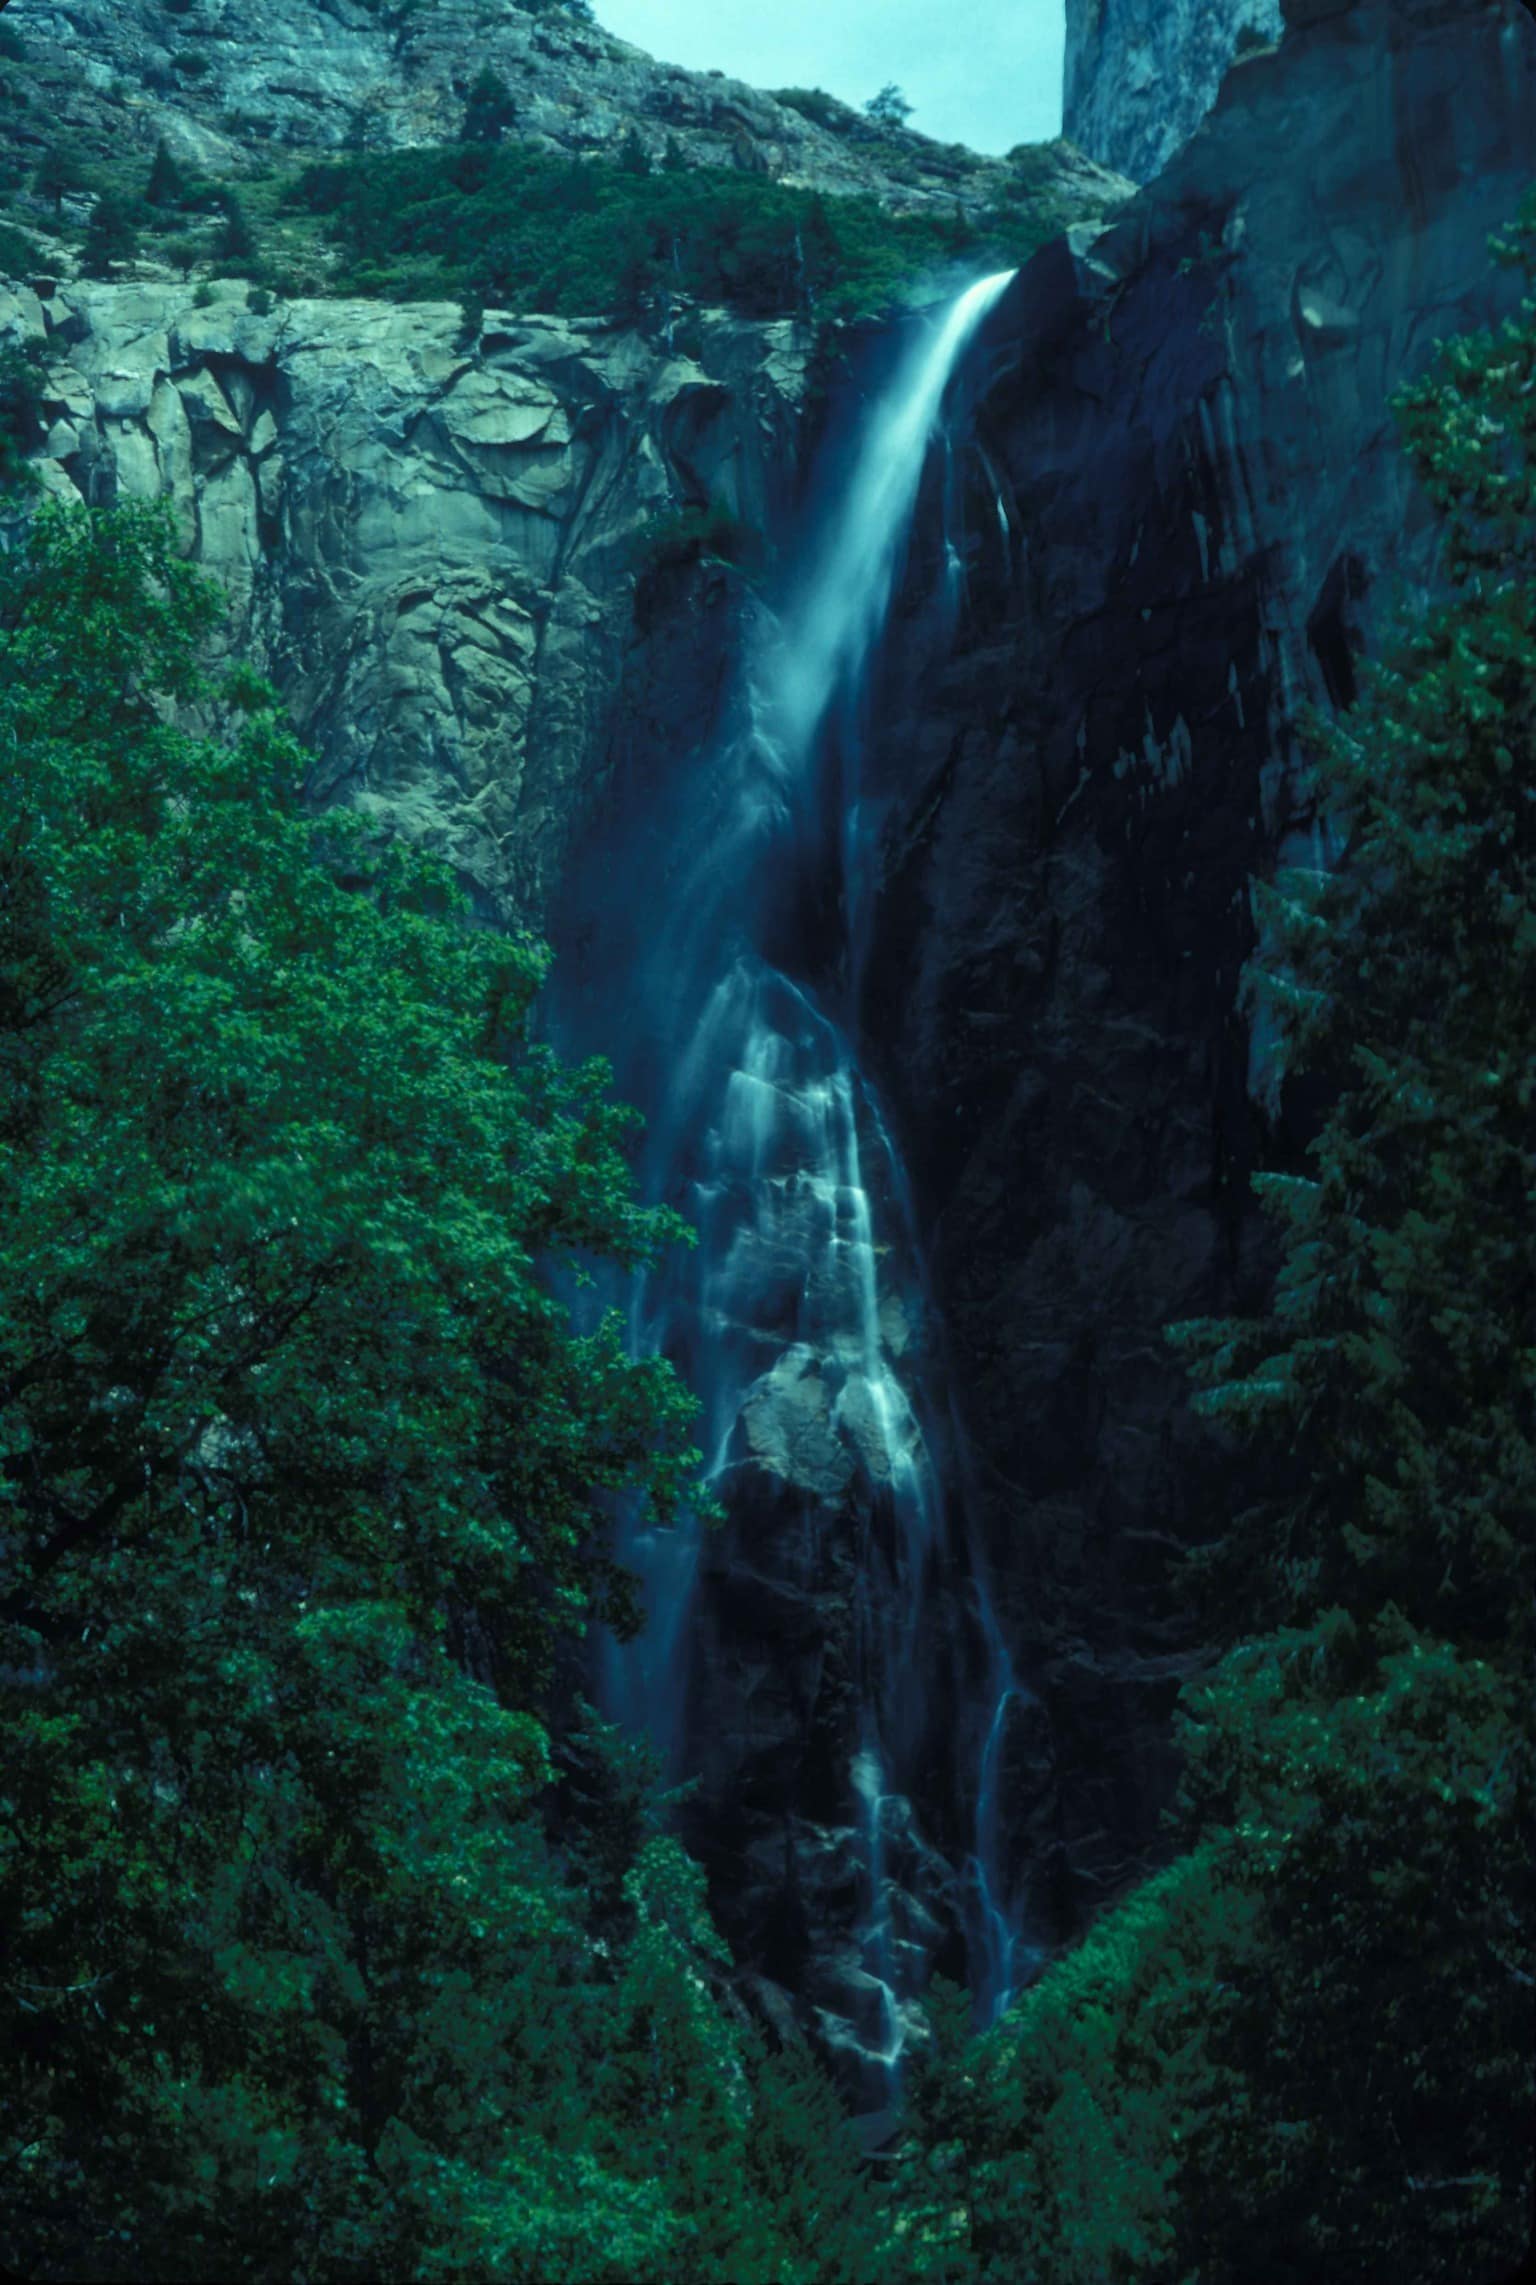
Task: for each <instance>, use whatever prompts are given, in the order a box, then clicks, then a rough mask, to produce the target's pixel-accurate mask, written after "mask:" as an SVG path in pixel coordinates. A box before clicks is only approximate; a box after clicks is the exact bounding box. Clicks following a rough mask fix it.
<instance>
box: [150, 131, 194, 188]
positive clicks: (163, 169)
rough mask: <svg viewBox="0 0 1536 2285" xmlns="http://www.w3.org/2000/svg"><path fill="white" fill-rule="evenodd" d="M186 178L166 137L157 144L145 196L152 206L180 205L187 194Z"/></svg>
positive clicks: (162, 137)
mask: <svg viewBox="0 0 1536 2285" xmlns="http://www.w3.org/2000/svg"><path fill="white" fill-rule="evenodd" d="M186 189H187V185H186V178H185V177H184V176H183V174H182V171H181V169H180V167H179V166H177V164H176V161H175V160H174V159H173V158H172V156H171V153H170V150H169V147H168V146H167V144H166V140H165V137H164V136H163V135H162V136H161V138H160V140H159V142H158V143H157V144H156V145H155V156H154V160H153V162H152V164H151V166H150V170H149V181H148V182H147V183H146V185H145V188H144V196H145V198H146V200H147V201H148V203H149V204H150V205H151V206H179V205H180V204H181V201H182V199H183V198H184V197H185V196H186Z"/></svg>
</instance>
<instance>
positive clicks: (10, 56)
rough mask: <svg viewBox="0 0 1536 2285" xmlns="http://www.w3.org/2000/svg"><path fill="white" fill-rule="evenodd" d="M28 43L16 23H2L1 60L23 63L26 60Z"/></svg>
mask: <svg viewBox="0 0 1536 2285" xmlns="http://www.w3.org/2000/svg"><path fill="white" fill-rule="evenodd" d="M26 53H27V43H26V41H25V40H24V39H23V38H22V36H21V34H20V32H18V31H17V29H16V27H15V25H14V24H0V62H4V63H22V62H24V61H25V60H26Z"/></svg>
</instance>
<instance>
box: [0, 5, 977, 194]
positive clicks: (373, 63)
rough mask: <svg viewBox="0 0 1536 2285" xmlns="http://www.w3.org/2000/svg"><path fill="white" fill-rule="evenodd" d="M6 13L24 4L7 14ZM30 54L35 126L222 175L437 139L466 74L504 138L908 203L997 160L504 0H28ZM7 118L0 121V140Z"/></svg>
mask: <svg viewBox="0 0 1536 2285" xmlns="http://www.w3.org/2000/svg"><path fill="white" fill-rule="evenodd" d="M18 13H20V11H18ZM25 32H26V38H27V41H28V43H29V46H30V47H32V48H33V49H34V50H35V53H36V57H37V60H38V61H39V62H40V63H41V64H43V65H44V66H45V67H46V66H48V65H50V64H51V65H57V66H60V67H61V69H60V71H59V75H58V81H57V85H56V86H54V88H53V90H52V93H53V98H54V101H53V107H52V112H51V115H50V117H49V118H48V120H47V121H46V122H40V123H39V135H41V134H47V135H49V136H54V135H58V134H61V133H64V134H68V135H69V136H70V139H71V140H72V141H75V142H77V143H80V145H81V147H82V149H84V148H88V147H89V146H90V145H91V144H92V143H94V142H97V141H99V139H100V134H101V130H102V128H103V124H105V126H106V127H107V129H108V131H109V142H108V145H107V147H108V148H111V147H116V148H117V149H119V150H120V149H121V147H122V143H123V140H124V139H125V138H126V139H127V140H128V141H129V142H131V143H136V144H137V145H139V146H140V147H141V148H142V149H143V150H144V151H145V152H146V153H147V152H149V151H151V150H152V149H153V147H154V144H155V141H156V139H157V137H159V136H162V135H163V136H164V137H165V139H166V141H167V142H168V144H169V145H170V147H171V149H172V151H173V152H174V153H175V155H176V156H177V157H178V158H179V159H181V160H183V161H185V162H187V163H188V164H191V165H194V166H197V167H200V168H204V169H206V170H207V171H208V172H210V173H212V174H215V175H235V176H238V175H240V174H241V173H243V172H245V171H247V170H248V169H249V168H250V167H251V166H252V165H253V163H260V162H263V161H268V162H269V161H270V158H271V156H272V154H273V152H274V151H275V150H276V151H281V150H284V149H287V150H291V151H305V152H309V153H311V154H314V153H317V152H324V151H337V150H340V149H341V148H343V147H344V146H346V145H349V144H350V145H351V146H352V147H354V148H356V147H359V146H361V147H364V148H370V149H373V148H378V149H389V148H391V147H400V146H406V145H411V144H419V143H430V142H452V141H453V140H454V139H455V137H456V136H457V134H458V132H459V127H460V124H461V122H462V120H463V117H464V102H465V97H466V95H467V94H468V92H469V88H470V84H471V82H472V81H473V79H474V78H475V75H476V74H477V72H479V71H480V70H481V69H482V68H489V69H491V70H493V71H495V72H496V73H498V74H499V76H500V77H501V78H502V79H503V80H504V82H505V83H506V85H507V87H508V88H509V89H510V91H511V94H512V98H513V104H514V108H515V119H514V122H513V126H512V129H511V132H512V134H513V135H514V136H515V137H516V138H517V139H518V140H519V141H528V142H533V143H535V144H538V145H541V146H542V147H544V148H546V149H550V150H557V151H566V152H570V153H573V154H579V155H582V156H588V157H591V156H602V155H604V154H606V155H607V156H609V157H616V156H617V155H618V153H619V151H620V150H621V148H622V147H623V145H624V143H625V142H626V140H627V139H628V138H631V137H633V138H634V139H636V140H637V141H638V142H639V144H640V146H641V148H642V149H644V150H645V151H646V152H647V154H648V155H649V156H650V157H651V158H653V159H657V160H659V159H660V158H661V157H662V156H663V155H664V153H665V150H666V146H667V143H668V141H669V139H671V140H672V141H674V142H675V143H676V145H677V147H678V149H679V150H680V151H681V152H682V154H683V155H684V156H685V158H686V159H687V161H688V163H689V164H690V165H694V166H712V167H723V168H740V169H744V170H745V171H747V172H749V173H754V174H762V175H769V176H773V177H775V178H776V179H778V180H781V181H786V182H794V183H802V184H805V185H808V186H810V187H813V188H815V189H818V190H825V191H830V192H865V193H869V194H871V195H873V196H877V197H879V198H880V199H881V200H882V201H883V202H884V203H886V204H889V205H892V206H897V207H908V208H922V207H934V206H938V207H940V208H944V209H947V208H949V207H951V206H952V205H953V203H954V201H955V199H956V198H963V199H965V200H966V201H968V202H969V203H971V204H975V203H977V202H978V201H982V202H984V201H985V200H986V199H987V198H989V197H991V196H995V195H996V191H997V188H998V186H999V184H1000V183H1001V182H1002V181H1003V180H1004V179H1005V178H1006V175H1007V172H1008V170H1007V168H1006V166H1005V165H1004V164H1003V163H1002V162H1001V161H999V160H995V159H985V158H981V157H978V156H977V154H976V153H974V152H968V151H964V150H962V149H960V147H959V146H957V145H955V146H952V145H946V144H938V143H934V142H933V141H931V140H930V139H929V138H928V137H927V136H923V135H917V134H914V133H912V132H910V131H909V130H907V129H886V130H882V129H880V128H878V127H876V126H875V125H874V123H873V122H871V121H870V120H868V119H866V118H865V117H864V116H863V114H862V113H861V112H857V111H854V110H852V109H850V108H849V106H848V105H846V104H842V103H837V102H835V101H833V100H832V99H831V98H830V97H825V98H821V99H819V101H817V102H816V103H815V104H814V106H813V108H814V112H815V115H814V116H810V115H808V114H807V112H806V111H802V110H797V109H796V108H795V107H794V106H793V105H792V104H787V103H782V102H780V101H778V100H777V99H776V98H775V97H774V96H772V95H769V94H767V93H765V92H764V91H763V90H762V89H760V88H754V87H748V86H746V85H745V84H744V83H743V82H742V81H740V80H734V79H728V78H727V77H726V76H725V75H724V73H721V72H692V71H685V70H683V69H682V67H681V66H679V65H675V64H667V63H662V62H658V61H657V60H656V59H655V58H654V57H652V56H649V55H647V54H645V53H644V51H643V50H641V49H639V48H636V47H631V46H630V45H629V44H628V42H626V41H624V40H618V39H615V38H614V37H613V36H612V35H611V34H610V33H608V32H606V31H604V30H602V29H601V27H600V26H599V25H597V24H594V23H584V22H582V21H581V20H580V18H578V17H576V16H574V15H572V14H571V13H570V12H569V11H567V10H566V9H564V8H558V7H557V8H549V7H541V8H540V9H538V11H537V12H534V11H532V10H529V9H527V8H522V7H519V6H517V5H516V4H515V0H429V4H428V5H425V6H417V5H415V4H413V0H406V4H405V5H402V6H394V7H390V6H383V5H380V4H378V0H195V5H194V6H192V7H191V8H190V9H182V10H180V11H177V12H172V11H171V10H168V9H167V8H166V7H165V5H164V4H163V0H26V8H25ZM5 131H6V130H5V127H4V126H0V142H3V140H4V135H5Z"/></svg>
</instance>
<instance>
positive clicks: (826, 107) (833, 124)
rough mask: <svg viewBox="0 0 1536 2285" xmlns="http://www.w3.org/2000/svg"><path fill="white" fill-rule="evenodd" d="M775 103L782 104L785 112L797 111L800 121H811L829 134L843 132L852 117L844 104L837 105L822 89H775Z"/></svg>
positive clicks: (837, 102) (832, 96) (836, 100)
mask: <svg viewBox="0 0 1536 2285" xmlns="http://www.w3.org/2000/svg"><path fill="white" fill-rule="evenodd" d="M773 99H774V101H775V103H782V104H783V105H784V107H785V109H786V110H787V111H798V112H799V114H800V116H801V118H802V119H809V120H811V121H812V122H813V123H814V124H815V125H816V126H818V127H825V128H826V129H827V130H828V132H829V133H831V134H838V133H842V132H845V131H846V129H847V126H848V123H849V120H850V119H851V117H852V113H851V112H850V111H849V109H848V106H847V104H846V103H839V101H838V99H837V97H836V96H835V95H829V94H828V93H827V91H826V89H825V88H824V87H776V88H775V89H774V90H773Z"/></svg>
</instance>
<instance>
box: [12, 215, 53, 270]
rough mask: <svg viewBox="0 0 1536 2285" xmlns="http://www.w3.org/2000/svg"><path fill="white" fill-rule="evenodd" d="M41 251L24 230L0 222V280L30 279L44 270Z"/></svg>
mask: <svg viewBox="0 0 1536 2285" xmlns="http://www.w3.org/2000/svg"><path fill="white" fill-rule="evenodd" d="M46 267H47V263H46V261H45V259H44V255H43V250H42V248H41V246H39V245H38V243H37V240H36V239H35V238H31V237H29V236H28V235H27V233H26V231H25V230H17V229H14V228H13V227H12V225H11V224H10V223H9V222H0V278H30V277H31V276H33V274H34V273H35V272H36V271H39V270H42V269H46Z"/></svg>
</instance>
